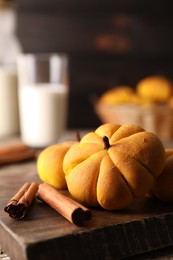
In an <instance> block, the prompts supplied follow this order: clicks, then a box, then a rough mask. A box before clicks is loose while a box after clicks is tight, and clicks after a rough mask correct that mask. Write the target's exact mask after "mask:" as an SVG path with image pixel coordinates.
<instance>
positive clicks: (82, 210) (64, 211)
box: [37, 183, 91, 225]
mask: <svg viewBox="0 0 173 260" xmlns="http://www.w3.org/2000/svg"><path fill="white" fill-rule="evenodd" d="M37 196H38V198H40V199H41V200H43V201H44V202H46V203H47V204H48V205H49V206H51V207H52V208H53V209H54V210H56V211H57V212H59V213H60V214H61V215H62V216H63V217H65V218H66V219H67V220H69V221H70V222H72V223H74V224H76V225H82V224H83V223H84V222H85V221H88V220H89V219H90V218H91V211H90V210H89V209H88V208H86V207H84V206H83V205H81V204H79V203H78V202H76V201H74V200H73V199H71V198H69V197H67V196H66V195H64V194H62V193H60V192H59V191H58V190H56V189H55V188H54V187H52V186H51V185H49V184H47V183H42V184H40V185H39V188H38V193H37Z"/></svg>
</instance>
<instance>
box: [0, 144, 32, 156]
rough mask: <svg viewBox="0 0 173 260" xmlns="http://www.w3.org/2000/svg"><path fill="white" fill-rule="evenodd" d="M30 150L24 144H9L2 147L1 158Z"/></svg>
mask: <svg viewBox="0 0 173 260" xmlns="http://www.w3.org/2000/svg"><path fill="white" fill-rule="evenodd" d="M26 149H28V146H27V145H26V144H24V143H17V144H8V145H4V146H1V147H0V156H3V155H8V154H11V153H14V152H21V151H24V150H26Z"/></svg>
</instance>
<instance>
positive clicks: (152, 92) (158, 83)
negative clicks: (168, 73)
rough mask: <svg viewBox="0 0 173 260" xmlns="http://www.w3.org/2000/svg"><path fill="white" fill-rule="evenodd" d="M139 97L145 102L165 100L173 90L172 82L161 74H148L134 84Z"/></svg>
mask: <svg viewBox="0 0 173 260" xmlns="http://www.w3.org/2000/svg"><path fill="white" fill-rule="evenodd" d="M136 91H137V94H138V95H139V97H141V98H142V99H143V100H144V101H146V102H167V101H168V99H169V98H170V97H171V95H172V92H173V85H172V82H171V81H170V80H169V79H167V78H166V77H163V76H150V77H146V78H144V79H142V80H141V81H140V82H139V83H138V84H137V86H136Z"/></svg>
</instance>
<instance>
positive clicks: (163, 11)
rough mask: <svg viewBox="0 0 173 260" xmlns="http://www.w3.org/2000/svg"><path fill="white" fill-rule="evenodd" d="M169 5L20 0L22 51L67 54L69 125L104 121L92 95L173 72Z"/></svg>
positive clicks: (90, 125)
mask: <svg viewBox="0 0 173 260" xmlns="http://www.w3.org/2000/svg"><path fill="white" fill-rule="evenodd" d="M170 4H171V1H169V0H168V1H160V0H158V1H156V0H154V1H149V0H147V1H137V0H131V1H127V0H123V1H122V0H118V1H113V0H109V1H102V2H100V1H98V0H93V1H91V0H89V1H85V2H83V1H80V0H74V1H72V0H37V1H34V0H25V1H23V0H17V12H18V23H17V25H18V26H17V33H18V35H19V38H20V40H21V43H22V46H23V50H24V52H65V53H67V54H68V55H69V72H70V100H69V103H70V104H69V120H68V126H69V128H81V127H83V128H86V127H87V128H93V127H96V126H97V125H98V124H99V123H100V121H99V120H98V118H97V116H96V115H95V113H94V111H93V104H92V102H91V99H92V96H93V95H97V96H99V95H100V94H101V93H103V91H105V90H106V89H108V88H110V87H113V86H114V85H120V84H121V85H122V84H127V85H130V86H132V87H135V86H136V83H137V82H138V80H139V79H141V78H142V77H145V76H148V75H150V74H163V75H165V76H168V77H170V78H172V77H173V76H172V75H173V59H172V58H173V48H172V46H173V37H172V33H173V16H172V13H171V10H172V9H171V6H170ZM79 111H80V112H79Z"/></svg>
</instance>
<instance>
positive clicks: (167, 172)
mask: <svg viewBox="0 0 173 260" xmlns="http://www.w3.org/2000/svg"><path fill="white" fill-rule="evenodd" d="M165 152H166V165H165V168H164V170H163V172H162V173H161V175H160V176H159V177H158V178H157V179H156V182H155V184H154V186H153V188H152V192H153V194H154V195H155V196H156V197H157V198H158V199H160V200H162V201H167V202H173V149H166V150H165Z"/></svg>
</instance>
